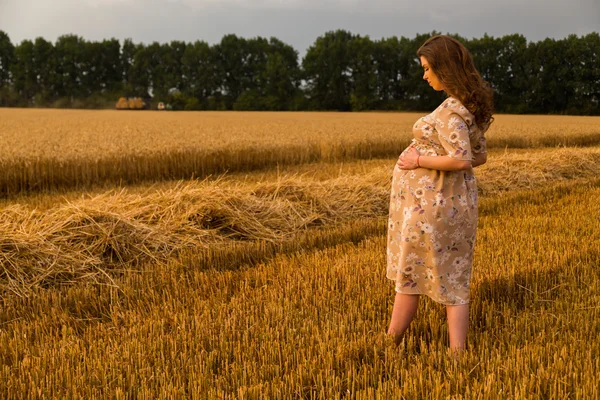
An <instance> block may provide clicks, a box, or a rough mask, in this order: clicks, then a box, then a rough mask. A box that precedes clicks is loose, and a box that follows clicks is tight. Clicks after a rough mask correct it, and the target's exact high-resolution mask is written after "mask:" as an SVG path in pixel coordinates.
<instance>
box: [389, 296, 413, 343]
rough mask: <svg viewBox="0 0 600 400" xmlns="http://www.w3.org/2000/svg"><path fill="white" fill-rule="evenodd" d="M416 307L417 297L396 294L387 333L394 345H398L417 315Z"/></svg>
mask: <svg viewBox="0 0 600 400" xmlns="http://www.w3.org/2000/svg"><path fill="white" fill-rule="evenodd" d="M418 306H419V296H418V295H414V294H402V293H396V298H395V299H394V309H393V310H392V320H391V321H390V327H389V329H388V332H387V333H388V335H392V336H393V338H394V342H396V344H400V341H401V340H402V336H403V335H404V332H406V330H407V329H408V326H409V325H410V323H411V321H412V320H413V318H414V317H415V314H416V313H417V307H418Z"/></svg>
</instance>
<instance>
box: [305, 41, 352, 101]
mask: <svg viewBox="0 0 600 400" xmlns="http://www.w3.org/2000/svg"><path fill="white" fill-rule="evenodd" d="M354 37H355V36H354V35H353V34H352V33H350V32H348V31H344V30H337V31H335V32H333V31H330V32H327V33H326V34H325V35H324V36H321V37H319V38H317V40H316V42H315V43H314V44H313V45H312V46H310V47H309V48H308V50H307V52H306V55H305V56H304V59H303V61H302V66H303V68H304V78H305V80H306V85H307V94H308V97H309V100H310V102H311V106H312V108H314V109H317V110H340V111H348V110H350V109H351V104H350V94H351V93H352V80H351V76H352V69H351V64H352V55H351V54H350V51H349V43H350V42H351V41H352V40H353V39H354Z"/></svg>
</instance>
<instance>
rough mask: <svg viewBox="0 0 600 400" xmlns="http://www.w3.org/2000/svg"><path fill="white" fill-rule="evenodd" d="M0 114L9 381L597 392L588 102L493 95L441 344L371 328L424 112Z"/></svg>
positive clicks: (426, 330) (410, 392) (479, 394)
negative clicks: (451, 329)
mask: <svg viewBox="0 0 600 400" xmlns="http://www.w3.org/2000/svg"><path fill="white" fill-rule="evenodd" d="M0 115H2V118H0V121H2V122H0V125H2V128H1V129H0V132H1V133H0V142H1V143H2V145H1V147H0V149H1V150H0V160H2V162H3V163H4V164H3V165H4V166H5V167H6V169H3V170H2V171H3V172H1V173H2V174H4V175H3V178H2V179H4V180H3V181H2V185H4V186H2V188H3V189H2V190H0V193H2V196H4V197H3V198H1V199H0V266H1V267H0V296H1V299H2V305H3V307H2V308H1V309H0V349H2V351H1V353H0V367H1V368H0V397H2V398H116V399H119V398H123V399H125V398H197V399H205V398H209V399H262V398H265V399H267V398H268V399H272V398H275V399H277V398H280V399H288V398H307V399H321V398H323V399H339V398H353V399H373V398H380V399H388V398H407V399H408V398H435V399H437V398H440V399H445V398H453V399H459V398H468V399H471V398H481V399H497V398H507V399H508V398H510V399H513V398H518V399H521V398H523V399H548V398H561V399H562V398H569V399H589V398H597V397H599V396H600V388H599V386H598V383H597V382H599V381H600V361H599V360H600V346H599V345H598V344H597V341H596V340H594V338H596V337H597V336H598V335H599V334H600V319H599V317H600V315H599V310H600V308H599V307H598V304H600V296H599V295H598V293H600V272H599V271H600V270H599V269H598V266H599V264H600V224H599V222H598V221H599V220H600V203H599V202H598V201H597V199H598V196H599V195H600V176H598V170H599V168H600V146H598V144H600V138H599V137H600V131H599V130H598V129H599V128H598V126H600V124H599V122H600V119H597V118H596V119H594V118H581V117H578V118H574V117H531V116H530V117H525V116H502V115H500V116H498V117H497V120H496V125H494V126H493V128H491V130H490V134H489V135H488V138H489V139H488V140H489V143H490V147H491V148H490V152H489V156H488V163H487V164H485V165H484V166H482V167H479V168H477V169H476V175H477V179H478V184H479V189H480V196H481V200H480V219H479V230H478V237H477V243H478V244H477V246H476V253H475V262H474V271H473V274H474V275H473V280H472V289H471V290H472V303H471V304H472V306H471V328H470V331H469V337H468V350H467V352H466V353H465V354H464V355H462V356H461V357H459V358H453V357H451V356H450V355H449V354H448V353H447V351H446V349H447V347H448V340H447V325H446V318H445V312H444V309H443V308H442V307H441V306H439V305H437V304H436V303H434V302H432V301H428V299H424V301H422V302H421V304H420V309H419V311H418V315H417V318H416V320H415V321H414V322H413V325H412V326H411V328H410V330H409V332H408V335H407V337H406V340H405V341H404V342H403V343H402V344H401V345H400V346H399V347H395V346H394V345H393V344H392V343H391V342H390V340H388V339H387V338H386V337H385V335H384V333H385V331H386V328H387V323H388V322H389V316H390V313H391V308H392V304H393V296H394V288H393V284H391V283H390V282H389V281H387V280H386V278H385V246H386V241H385V238H386V236H385V235H386V229H387V213H388V207H389V189H390V183H391V174H392V169H393V167H394V163H395V162H396V157H397V155H398V154H399V153H400V152H401V150H402V146H404V145H405V144H406V143H408V140H409V136H407V132H409V131H410V127H411V123H412V121H414V119H415V117H416V114H375V113H373V114H371V113H368V114H334V113H323V114H321V113H313V114H311V113H304V114H302V113H298V114H292V113H282V114H276V113H264V114H258V113H257V114H252V113H184V114H175V113H174V114H169V113H165V114H159V113H151V112H148V113H127V112H125V113H113V112H110V111H101V112H88V111H47V110H33V111H25V110H17V111H16V112H15V111H13V110H11V111H10V112H9V111H8V110H0ZM111 120H112V122H111ZM7 121H8V122H7ZM19 132H21V134H19ZM22 132H27V134H23V133H22ZM7 144H10V147H7ZM16 147H18V150H17V149H16ZM211 152H212V153H211ZM219 152H220V153H219ZM226 152H228V153H226ZM311 152H312V153H311ZM182 154H184V155H185V156H181V155H182ZM210 154H213V155H215V154H221V156H223V154H227V155H228V156H227V157H233V158H234V161H233V163H234V164H228V165H227V168H228V169H229V171H228V172H225V170H223V169H222V168H223V167H224V164H218V163H216V161H215V160H216V158H211V157H212V156H210ZM311 154H312V155H311ZM263 156H264V157H263ZM153 157H154V158H153ZM161 157H162V158H161ZM169 157H171V158H169ZM177 157H180V158H177ZM214 157H216V156H214ZM236 157H237V158H236ZM244 157H246V158H244ZM269 157H271V158H269ZM118 160H127V163H128V164H125V161H122V163H121V164H119V162H121V161H118ZM198 160H202V161H198ZM249 160H250V161H251V162H252V163H251V164H250V165H243V164H244V163H245V162H246V161H249ZM61 162H62V163H63V164H61ZM11 163H12V164H11ZM111 163H113V164H114V165H115V167H114V168H115V169H114V170H110V171H112V172H110V174H109V173H108V172H107V171H109V169H108V168H109V166H110V165H111ZM186 163H187V164H186ZM202 163H204V164H202ZM235 163H238V164H235ZM57 165H63V166H68V168H67V167H65V169H60V168H57V167H56V166H57ZM117 165H118V166H119V167H117ZM200 165H204V166H203V167H199V166H200ZM179 167H181V168H180V169H177V168H179ZM10 168H13V169H12V170H11V169H10ZM19 168H20V169H19ZM195 168H196V169H195ZM202 168H204V169H202ZM227 168H226V169H227ZM7 171H8V172H7ZM10 171H12V172H10ZM202 171H203V173H200V172H202ZM113 173H114V174H113ZM36 174H38V175H36ZM102 174H104V175H102ZM111 174H113V175H111ZM127 174H129V175H127ZM153 174H154V175H153ZM178 174H179V175H178ZM187 174H189V175H190V176H191V174H194V176H197V177H198V178H197V179H184V180H172V178H182V177H185V176H186V175H187ZM34 179H38V181H36V182H38V184H37V185H32V184H30V183H31V182H33V181H34ZM28 182H29V183H28ZM134 182H136V183H135V184H134Z"/></svg>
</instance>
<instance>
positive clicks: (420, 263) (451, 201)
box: [386, 97, 487, 305]
mask: <svg viewBox="0 0 600 400" xmlns="http://www.w3.org/2000/svg"><path fill="white" fill-rule="evenodd" d="M485 130H487V128H486V129H480V128H479V127H478V126H477V124H476V123H475V117H474V116H473V114H471V113H470V112H469V111H468V110H467V109H466V108H465V107H464V106H463V105H462V104H461V103H460V102H459V101H458V100H457V99H455V98H453V97H449V98H447V99H446V100H445V101H444V102H443V103H442V104H441V105H440V106H439V107H438V108H437V109H435V110H434V111H433V112H432V113H431V114H429V115H426V116H424V117H422V118H420V119H419V120H418V121H417V122H416V123H415V125H414V126H413V136H414V138H413V140H412V143H411V145H410V146H409V147H408V148H407V149H406V150H404V152H406V151H408V149H410V147H414V148H416V149H417V150H418V151H419V153H420V154H421V155H422V156H446V155H447V156H450V157H452V158H455V159H459V160H472V157H473V153H482V152H485V151H486V146H485V137H484V133H485ZM404 152H403V154H404ZM477 201H478V198H477V182H476V180H475V175H474V174H473V169H472V168H471V169H469V170H462V171H439V170H432V169H427V168H417V169H414V170H401V169H400V168H399V167H398V165H396V167H395V168H394V173H393V179H392V188H391V194H390V209H389V222H388V237H387V274H386V275H387V277H388V278H389V279H392V280H394V281H395V283H396V292H400V293H406V294H425V295H428V296H429V297H431V298H432V299H433V300H435V301H437V302H439V303H442V304H448V305H452V304H467V303H468V302H469V281H470V278H471V269H472V264H473V249H474V246H475V235H476V229H477Z"/></svg>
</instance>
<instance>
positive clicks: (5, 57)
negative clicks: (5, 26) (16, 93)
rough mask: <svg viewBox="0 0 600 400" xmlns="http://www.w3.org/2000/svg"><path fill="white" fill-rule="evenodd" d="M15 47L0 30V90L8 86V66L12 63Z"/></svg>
mask: <svg viewBox="0 0 600 400" xmlns="http://www.w3.org/2000/svg"><path fill="white" fill-rule="evenodd" d="M14 51H15V46H13V44H12V43H11V41H10V38H9V37H8V35H7V34H6V33H5V32H4V31H1V30H0V89H2V88H5V87H8V85H9V84H10V66H11V64H12V63H13V57H14Z"/></svg>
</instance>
